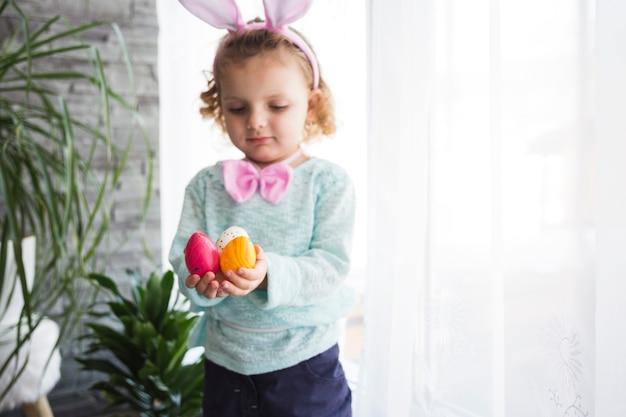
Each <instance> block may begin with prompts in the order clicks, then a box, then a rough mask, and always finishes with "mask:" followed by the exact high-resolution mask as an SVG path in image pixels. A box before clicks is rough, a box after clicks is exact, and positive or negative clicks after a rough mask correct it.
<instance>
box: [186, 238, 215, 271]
mask: <svg viewBox="0 0 626 417" xmlns="http://www.w3.org/2000/svg"><path fill="white" fill-rule="evenodd" d="M184 252H185V264H186V265H187V269H188V270H189V273H190V274H198V275H200V276H204V274H206V273H207V272H209V271H211V272H213V273H216V272H217V271H218V269H219V267H220V256H219V253H218V251H217V247H216V246H215V243H213V241H212V240H211V238H210V237H209V236H207V235H206V234H205V233H202V232H195V233H194V234H192V235H191V237H190V238H189V240H188V241H187V246H185V251H184Z"/></svg>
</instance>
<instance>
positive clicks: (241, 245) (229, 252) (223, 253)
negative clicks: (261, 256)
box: [215, 226, 256, 272]
mask: <svg viewBox="0 0 626 417" xmlns="http://www.w3.org/2000/svg"><path fill="white" fill-rule="evenodd" d="M215 245H216V246H217V251H218V253H219V255H220V269H221V270H222V271H223V272H226V271H237V270H238V269H239V268H254V265H255V264H256V250H255V249H254V244H253V243H252V240H250V236H248V232H246V231H245V229H243V228H242V227H239V226H231V227H229V228H228V229H226V230H224V232H222V234H221V235H220V237H219V239H217V242H215Z"/></svg>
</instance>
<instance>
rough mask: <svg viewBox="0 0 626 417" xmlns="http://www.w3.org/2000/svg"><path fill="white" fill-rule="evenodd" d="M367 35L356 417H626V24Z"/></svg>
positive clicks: (497, 25)
mask: <svg viewBox="0 0 626 417" xmlns="http://www.w3.org/2000/svg"><path fill="white" fill-rule="evenodd" d="M596 3H597V4H596ZM368 16H369V21H368V29H369V30H368V33H369V35H368V44H369V52H370V55H369V62H368V68H369V70H370V71H369V81H368V91H369V96H368V110H369V120H370V122H369V153H368V155H369V156H368V175H369V178H370V182H369V192H368V195H369V197H368V210H369V215H368V242H369V243H368V245H369V246H368V260H369V262H368V265H367V271H368V272H367V284H366V290H365V291H366V292H365V300H366V302H365V340H364V349H363V357H362V361H361V368H360V384H359V386H358V390H357V400H356V415H357V416H359V417H366V416H372V417H374V416H376V417H380V416H390V417H403V416H494V417H502V416H508V417H516V416H524V417H525V416H541V417H547V416H550V417H552V416H570V417H571V416H577V417H578V416H600V417H612V416H616V417H617V416H623V415H626V383H625V382H624V381H625V380H626V379H625V377H626V361H625V359H624V357H623V356H624V355H623V352H624V344H625V343H626V331H625V330H624V329H625V328H626V326H625V325H624V321H625V320H624V319H626V313H625V311H626V307H625V306H626V285H625V284H624V282H626V281H625V279H624V278H625V275H626V274H625V272H626V261H625V260H624V258H625V257H624V256H623V251H624V248H625V247H626V198H625V193H626V190H625V187H624V181H625V180H624V179H625V178H626V168H624V165H625V164H624V162H623V155H624V150H625V148H626V145H625V142H626V121H625V120H626V114H625V113H626V99H625V98H624V97H625V96H626V84H625V81H624V74H626V60H625V52H624V51H625V50H626V32H625V30H624V29H623V25H622V24H621V23H620V22H623V21H625V18H626V5H624V4H623V3H620V2H619V1H617V0H615V1H602V0H598V1H597V2H594V1H591V0H579V1H572V0H553V1H548V2H546V1H544V0H525V1H519V0H517V1H513V0H508V1H507V0H500V1H499V0H419V1H408V0H370V1H369V13H368ZM620 151H621V152H620Z"/></svg>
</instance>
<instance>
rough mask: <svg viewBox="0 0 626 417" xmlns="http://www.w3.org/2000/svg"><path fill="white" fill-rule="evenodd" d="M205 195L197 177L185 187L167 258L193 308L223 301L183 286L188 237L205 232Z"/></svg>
mask: <svg viewBox="0 0 626 417" xmlns="http://www.w3.org/2000/svg"><path fill="white" fill-rule="evenodd" d="M205 193H206V185H204V181H202V180H201V179H200V177H199V176H197V177H196V178H194V179H193V180H192V181H191V182H190V183H189V185H187V188H186V189H185V198H184V200H183V209H182V214H181V217H180V222H179V225H178V230H177V232H176V235H175V237H174V241H173V243H172V247H171V249H170V252H169V256H168V258H169V261H170V263H171V264H172V267H173V268H174V272H175V273H176V275H177V276H178V284H179V285H178V286H179V289H180V292H181V293H182V294H183V295H184V296H185V297H187V298H188V299H189V301H191V303H192V305H193V306H194V307H209V306H214V305H216V304H218V303H220V302H221V301H222V300H223V298H215V299H209V298H206V297H205V296H203V295H200V294H198V293H197V292H196V290H195V289H193V288H187V287H186V286H185V278H187V276H188V275H189V271H188V270H187V265H186V264H185V254H184V249H185V246H186V245H187V241H188V240H189V237H190V236H191V235H192V234H193V233H194V232H197V231H205V228H206V220H205V218H204V217H205V212H204V209H203V204H204V203H203V202H204V194H205ZM196 309H197V308H196Z"/></svg>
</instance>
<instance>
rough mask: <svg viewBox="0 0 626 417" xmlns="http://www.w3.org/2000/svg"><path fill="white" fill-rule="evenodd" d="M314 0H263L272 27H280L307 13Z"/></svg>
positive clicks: (269, 25) (266, 17)
mask: <svg viewBox="0 0 626 417" xmlns="http://www.w3.org/2000/svg"><path fill="white" fill-rule="evenodd" d="M311 4H313V0H263V5H264V6H265V19H266V20H267V25H268V27H270V28H280V27H283V26H285V25H288V24H290V23H293V22H295V21H296V20H298V19H300V18H301V17H302V16H304V15H305V14H306V12H307V11H308V10H309V8H310V7H311Z"/></svg>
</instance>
